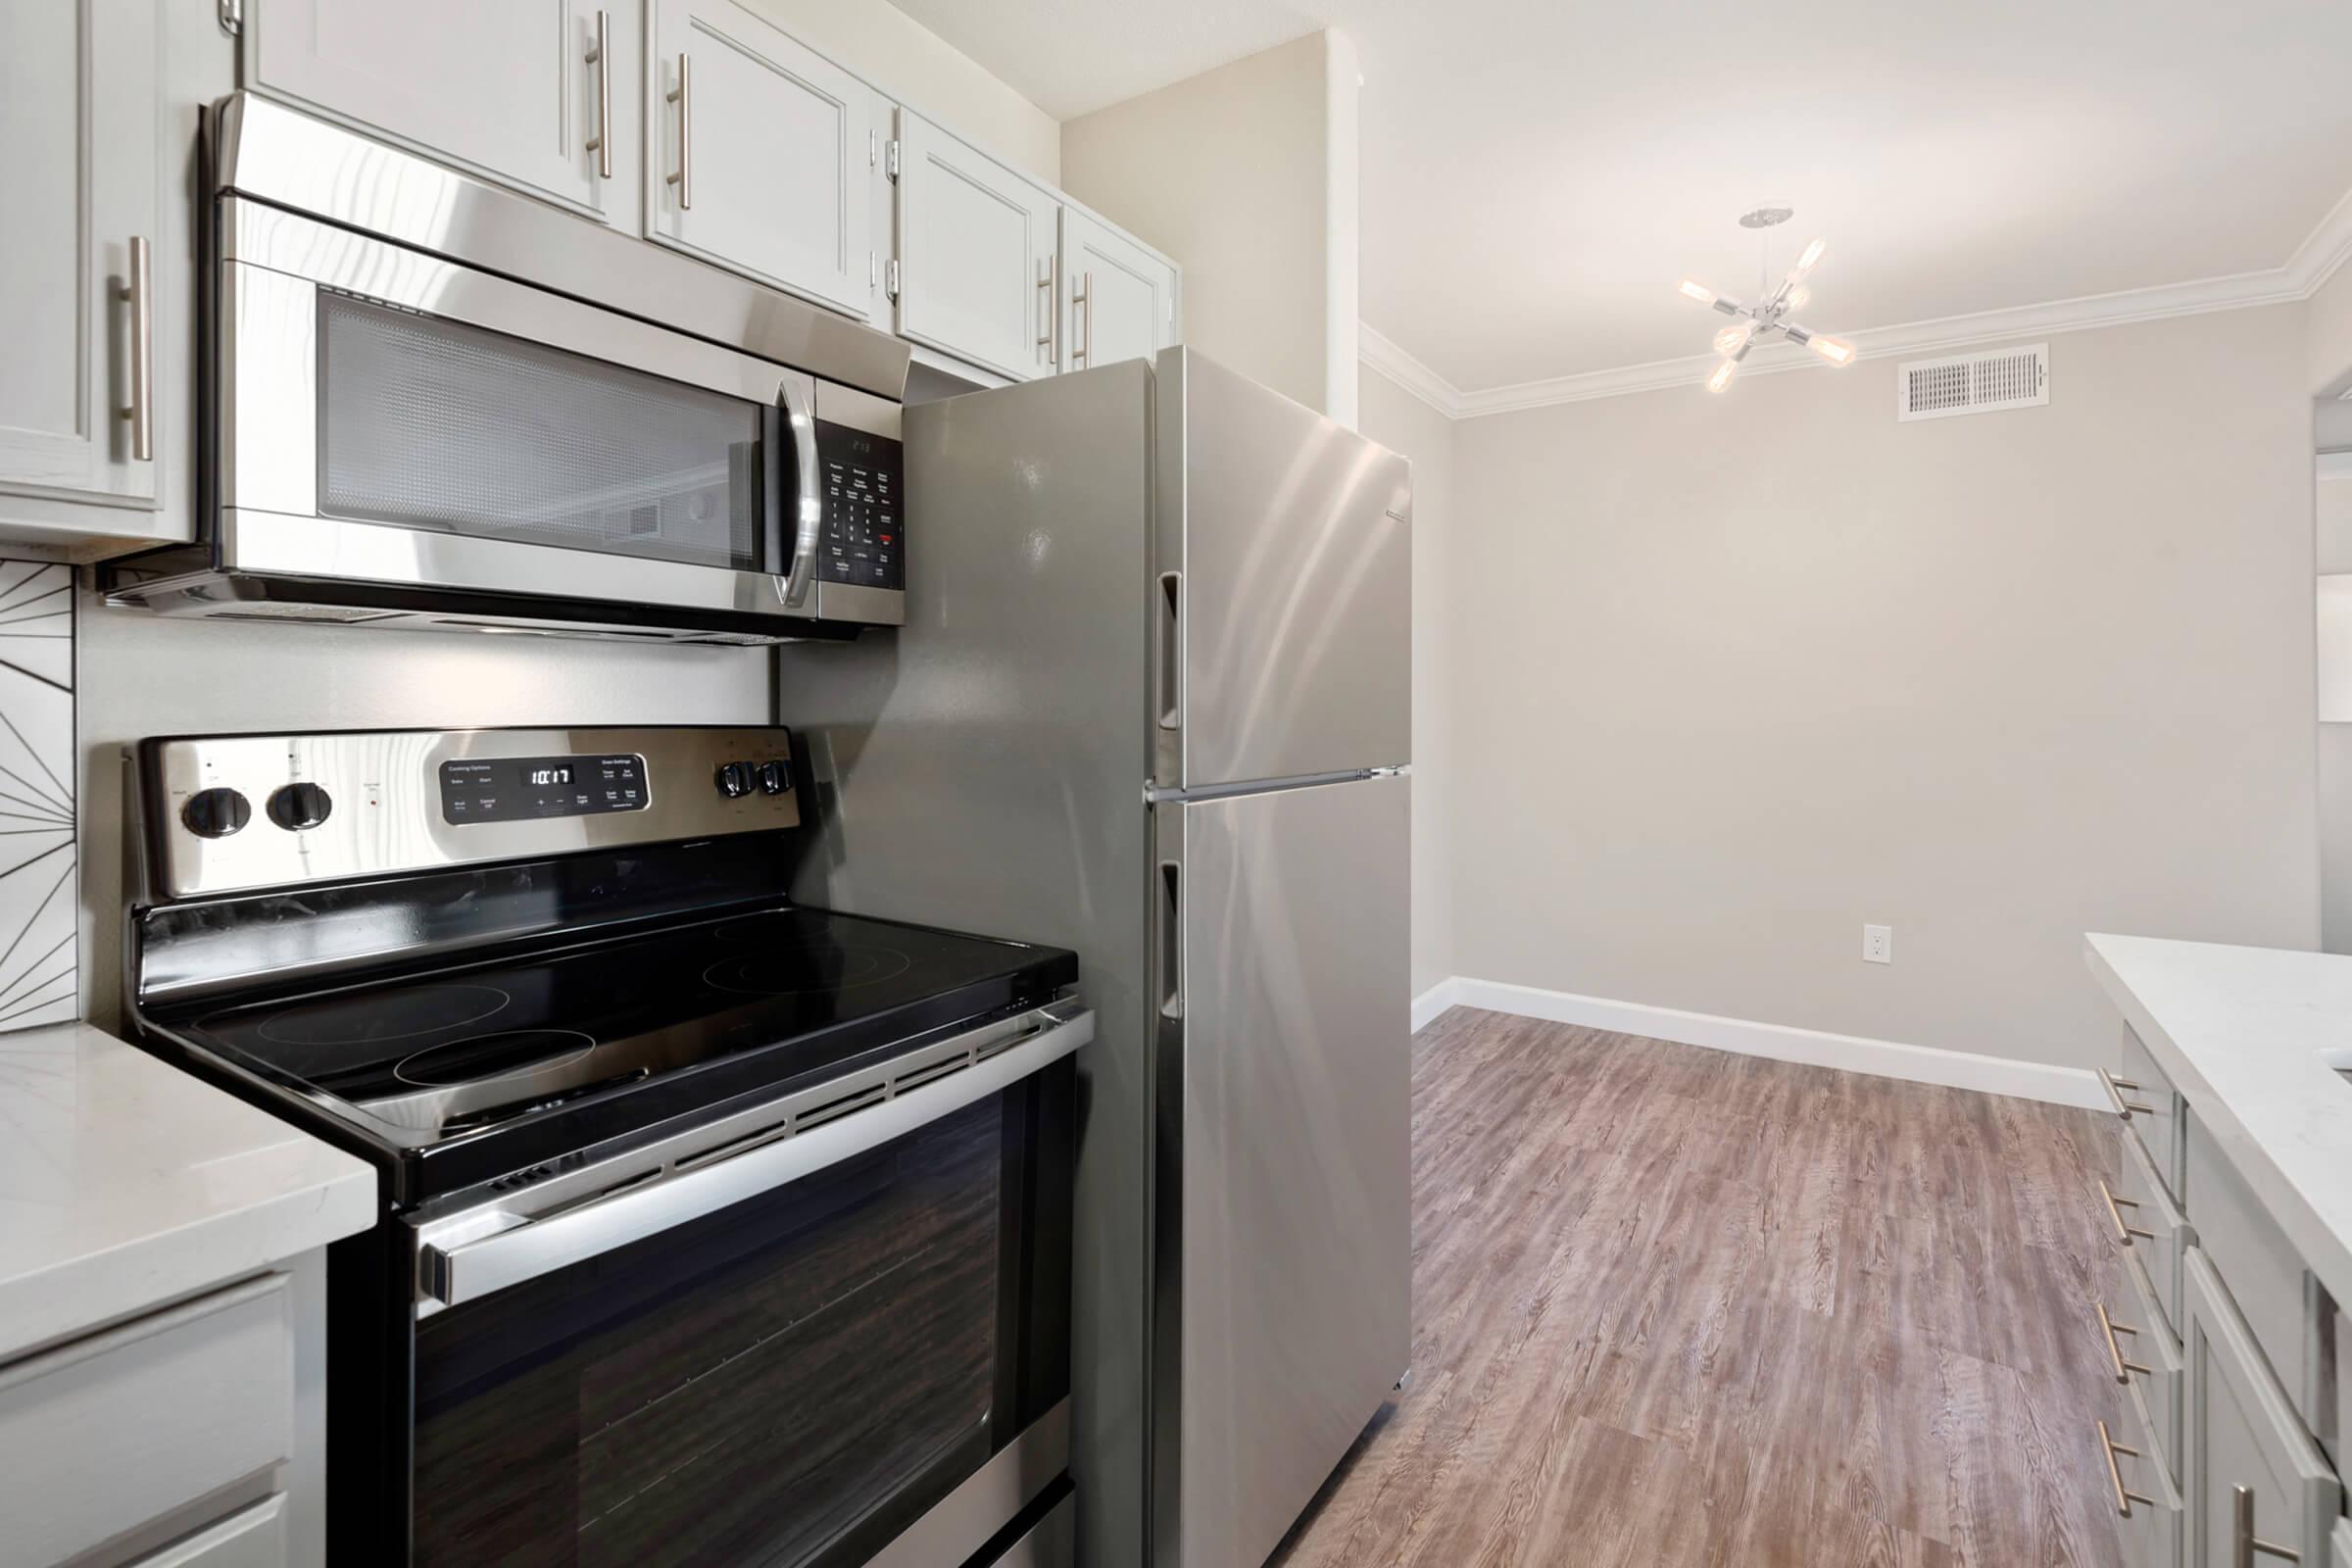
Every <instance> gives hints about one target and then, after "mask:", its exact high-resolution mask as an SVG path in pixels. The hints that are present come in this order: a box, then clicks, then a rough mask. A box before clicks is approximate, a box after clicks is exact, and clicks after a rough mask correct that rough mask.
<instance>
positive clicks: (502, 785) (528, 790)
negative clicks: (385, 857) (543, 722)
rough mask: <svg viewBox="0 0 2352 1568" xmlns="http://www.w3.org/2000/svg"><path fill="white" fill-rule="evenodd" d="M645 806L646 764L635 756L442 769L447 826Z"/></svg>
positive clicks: (490, 762)
mask: <svg viewBox="0 0 2352 1568" xmlns="http://www.w3.org/2000/svg"><path fill="white" fill-rule="evenodd" d="M645 807H646V793H645V759H644V758H642V757H639V756H638V755H637V754H636V753H634V752H620V753H610V752H598V753H591V754H589V755H588V756H584V757H581V756H565V757H501V758H478V759H477V758H466V759H465V760H453V761H447V762H443V763H442V764H441V819H442V820H443V821H445V822H513V821H516V820H520V819H525V818H532V817H545V816H586V815H588V814H589V813H591V812H595V811H642V810H644V809H645Z"/></svg>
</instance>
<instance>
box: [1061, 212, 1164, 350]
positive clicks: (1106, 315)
mask: <svg viewBox="0 0 2352 1568" xmlns="http://www.w3.org/2000/svg"><path fill="white" fill-rule="evenodd" d="M1061 296H1062V317H1061V330H1062V334H1063V335H1062V355H1061V363H1062V365H1063V366H1064V367H1065V368H1069V369H1073V370H1076V369H1086V368H1092V367H1094V366H1097V365H1115V364H1116V363H1118V362H1119V361H1120V360H1135V359H1150V358H1151V357H1152V355H1154V354H1157V353H1158V352H1159V351H1160V350H1161V349H1163V348H1166V347H1167V346H1168V345H1169V344H1171V343H1173V342H1175V341H1176V269H1175V268H1174V266H1172V265H1171V264H1169V263H1168V262H1167V261H1165V260H1163V259H1162V258H1160V257H1159V256H1157V255H1154V254H1153V253H1152V252H1151V251H1148V250H1146V249H1145V248H1144V247H1143V246H1141V245H1139V244H1137V243H1136V242H1135V241H1134V240H1131V239H1129V238H1128V237H1127V236H1126V235H1124V234H1121V233H1119V232H1118V231H1117V230H1116V229H1113V228H1111V227H1109V226H1108V225H1106V224H1104V223H1102V222H1099V221H1096V220H1095V219H1093V218H1090V217H1088V216H1087V215H1086V214H1084V213H1082V212H1079V211H1077V210H1076V209H1074V208H1068V207H1065V208H1063V209H1062V212H1061Z"/></svg>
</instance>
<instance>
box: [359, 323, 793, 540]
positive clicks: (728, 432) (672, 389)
mask: <svg viewBox="0 0 2352 1568" xmlns="http://www.w3.org/2000/svg"><path fill="white" fill-rule="evenodd" d="M765 413H766V411H765V410H764V409H763V408H762V407H761V406H760V405H759V404H756V403H752V402H749V401H747V400H745V399H742V398H734V397H728V396H726V395H725V394H724V393H719V392H712V391H710V390H707V389H705V388H702V387H696V386H688V385H685V384H683V383H681V382H677V381H671V380H667V379H664V378H663V377H661V376H657V375H649V374H647V373H645V372H644V371H641V370H633V369H628V368H623V367H620V366H614V365H608V364H606V363H605V362H603V361H601V360H593V359H588V358H586V357H584V356H581V355H576V354H568V353H565V352H564V351H563V350H560V349H552V348H548V347H546V346H544V345H542V344H536V343H530V342H526V341H524V340H522V339H519V338H513V337H508V336H506V335H505V334H503V333H499V332H492V331H488V330H485V329H483V328H481V327H476V326H470V325H467V324H466V323H463V322H458V321H449V320H443V319H438V318H434V317H429V316H418V315H416V314H414V313H411V312H407V311H398V310H393V309H391V308H389V307H386V306H382V305H377V304H373V303H371V302H369V301H367V300H362V299H356V298H353V297H351V296H349V295H342V294H333V293H327V292H324V291H322V292H321V293H320V294H319V511H320V512H321V513H322V514H324V515H328V516H336V517H348V518H353V519H356V520H363V521H369V522H387V523H395V524H398V525H400V526H402V527H408V528H421V529H431V530H433V531H436V532H442V533H456V534H466V535H471V536H474V537H477V538H484V539H506V540H513V541H515V542H518V543H526V544H542V545H559V546H564V547H567V548H570V549H575V550H593V551H597V552H599V553H601V554H606V555H620V556H640V557H645V558H647V559H650V560H657V561H675V562H683V563H686V564H693V565H705V566H722V567H729V568H732V569H735V570H738V571H768V570H773V569H776V568H775V567H774V566H773V564H771V563H770V562H769V561H768V560H767V557H768V554H769V546H768V543H767V540H766V538H765V533H766V529H765V526H764V523H763V513H764V511H765V507H764V496H763V493H762V492H763V484H764V470H765V466H766V465H765V460H764V455H763V441H764V440H765V439H766V431H765V430H764V429H763V424H762V419H763V416H764V415H765Z"/></svg>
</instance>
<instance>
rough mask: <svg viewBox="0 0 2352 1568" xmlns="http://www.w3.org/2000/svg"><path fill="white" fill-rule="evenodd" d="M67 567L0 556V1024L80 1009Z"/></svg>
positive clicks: (68, 1016)
mask: <svg viewBox="0 0 2352 1568" xmlns="http://www.w3.org/2000/svg"><path fill="white" fill-rule="evenodd" d="M73 778H74V767H73V567H72V566H61V565H58V564H55V563H53V562H45V561H0V1031H6V1030H10V1029H29V1028H32V1027H33V1026H34V1025H36V1024H45V1023H65V1022H69V1021H71V1020H72V1019H73V1018H74V1017H76V1016H77V1015H78V1014H79V1012H80V999H81V986H80V977H79V975H78V973H77V972H76V971H77V965H76V963H75V955H74V946H75V941H74V937H75V931H76V927H77V924H78V918H79V907H80V900H79V899H78V898H76V897H75V891H76V889H75V884H74V878H73V860H74V842H73Z"/></svg>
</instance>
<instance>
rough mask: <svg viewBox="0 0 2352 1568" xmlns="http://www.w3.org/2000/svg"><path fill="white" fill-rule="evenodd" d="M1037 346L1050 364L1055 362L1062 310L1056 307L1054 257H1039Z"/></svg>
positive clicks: (1043, 357)
mask: <svg viewBox="0 0 2352 1568" xmlns="http://www.w3.org/2000/svg"><path fill="white" fill-rule="evenodd" d="M1037 296H1038V297H1037V346H1038V348H1039V350H1040V351H1041V353H1040V358H1042V359H1043V360H1044V361H1045V362H1046V363H1047V364H1048V365H1052V364H1053V363H1054V321H1055V319H1057V318H1058V317H1059V316H1060V314H1061V313H1060V312H1058V311H1056V310H1054V258H1053V257H1051V256H1040V257H1039V258H1038V259H1037Z"/></svg>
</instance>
